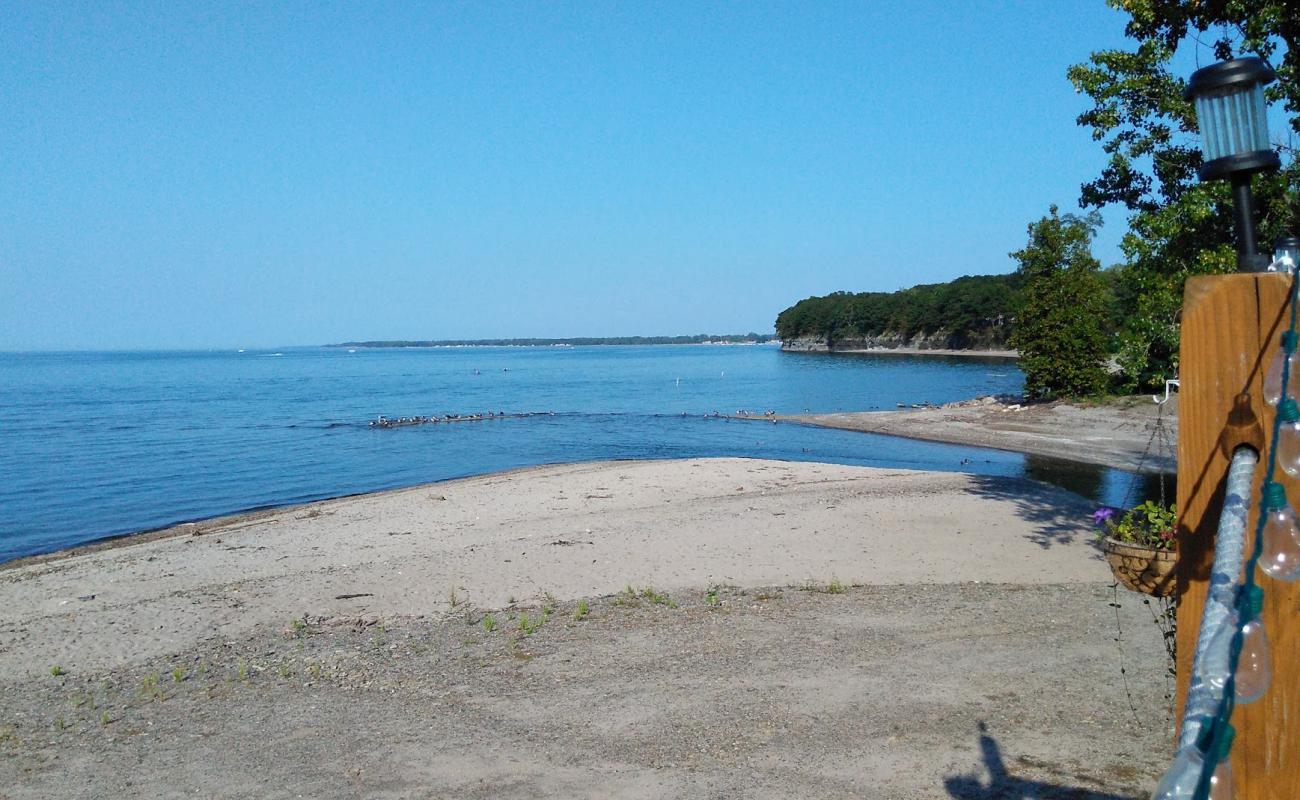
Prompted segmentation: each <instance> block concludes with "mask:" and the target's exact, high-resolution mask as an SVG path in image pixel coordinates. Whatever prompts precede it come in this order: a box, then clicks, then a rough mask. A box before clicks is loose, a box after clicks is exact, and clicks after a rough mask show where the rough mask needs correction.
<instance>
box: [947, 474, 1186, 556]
mask: <svg viewBox="0 0 1300 800" xmlns="http://www.w3.org/2000/svg"><path fill="white" fill-rule="evenodd" d="M971 477H972V479H973V484H974V488H973V489H972V492H973V493H974V494H977V495H980V496H982V497H989V498H992V499H995V500H1004V501H1007V502H1010V503H1012V504H1014V505H1015V508H1016V514H1017V516H1019V517H1020V518H1021V519H1023V520H1026V521H1028V522H1031V523H1033V525H1034V528H1035V529H1034V532H1033V534H1031V535H1030V537H1029V538H1030V540H1031V541H1033V542H1034V543H1035V544H1037V545H1038V546H1039V547H1041V548H1043V549H1045V550H1046V549H1048V548H1050V547H1052V546H1053V545H1057V544H1070V543H1073V542H1077V541H1080V540H1085V541H1090V540H1092V539H1094V537H1095V535H1096V532H1095V529H1094V528H1093V527H1092V520H1091V516H1092V512H1094V511H1095V510H1097V507H1098V505H1099V504H1098V503H1097V502H1095V501H1093V500H1090V499H1088V498H1095V497H1103V496H1106V495H1107V494H1112V493H1111V492H1107V491H1105V488H1106V487H1105V486H1104V484H1105V483H1107V482H1108V481H1110V482H1114V481H1115V480H1116V479H1117V478H1119V479H1120V480H1122V481H1123V482H1124V484H1125V485H1124V486H1122V487H1119V489H1120V494H1122V495H1123V496H1124V500H1123V503H1124V504H1126V505H1136V504H1137V503H1140V502H1142V501H1143V500H1146V499H1156V498H1159V497H1160V496H1161V492H1160V476H1159V475H1158V474H1154V475H1131V474H1129V475H1125V474H1124V473H1118V472H1117V471H1115V470H1110V469H1107V468H1106V467H1097V466H1093V465H1091V464H1082V463H1078V462H1073V461H1066V460H1063V459H1059V458H1047V457H1044V456H1034V455H1027V456H1025V471H1024V480H1008V479H1006V478H1002V477H997V476H992V475H972V476H971ZM1164 489H1165V493H1166V496H1167V497H1168V498H1169V499H1170V501H1171V502H1172V498H1173V497H1174V494H1175V479H1174V478H1173V476H1165V487H1164ZM1099 552H1100V551H1099Z"/></svg>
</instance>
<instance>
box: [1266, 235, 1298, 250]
mask: <svg viewBox="0 0 1300 800" xmlns="http://www.w3.org/2000/svg"><path fill="white" fill-rule="evenodd" d="M1273 249H1274V250H1296V249H1300V236H1279V237H1277V238H1276V239H1274V240H1273Z"/></svg>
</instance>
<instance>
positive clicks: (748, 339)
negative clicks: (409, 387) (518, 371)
mask: <svg viewBox="0 0 1300 800" xmlns="http://www.w3.org/2000/svg"><path fill="white" fill-rule="evenodd" d="M773 338H774V337H773V336H772V334H770V333H728V334H709V333H697V334H695V335H694V336H579V337H574V338H569V339H427V340H421V341H415V340H405V339H395V340H383V341H372V342H342V343H340V344H328V345H325V346H326V347H554V346H555V345H572V346H584V345H636V344H705V343H707V342H726V343H728V344H763V343H765V342H770V341H772V339H773Z"/></svg>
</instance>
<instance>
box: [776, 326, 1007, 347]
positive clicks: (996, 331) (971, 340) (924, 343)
mask: <svg viewBox="0 0 1300 800" xmlns="http://www.w3.org/2000/svg"><path fill="white" fill-rule="evenodd" d="M1007 348H1008V345H1007V340H1006V328H1004V327H1001V326H999V327H996V328H990V329H988V330H985V331H980V332H979V333H977V334H975V335H971V336H964V337H961V339H960V341H959V340H958V339H957V337H954V336H952V335H951V334H949V333H948V332H947V331H935V332H934V333H931V334H927V335H921V336H913V337H911V338H910V339H909V338H906V337H903V336H901V335H899V334H896V333H884V334H881V335H880V336H867V337H837V338H835V339H833V340H830V341H828V340H827V339H826V338H825V337H820V336H799V337H796V338H794V339H786V340H783V341H782V342H781V349H782V350H787V351H790V352H792V353H834V352H837V351H850V350H1006V349H1007Z"/></svg>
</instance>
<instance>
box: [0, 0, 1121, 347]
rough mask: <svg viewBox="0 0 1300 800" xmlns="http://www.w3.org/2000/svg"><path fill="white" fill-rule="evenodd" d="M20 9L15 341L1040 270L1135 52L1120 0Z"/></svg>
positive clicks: (427, 321) (772, 295) (706, 307)
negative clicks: (1091, 111)
mask: <svg viewBox="0 0 1300 800" xmlns="http://www.w3.org/2000/svg"><path fill="white" fill-rule="evenodd" d="M3 19H4V21H3V24H0V107H2V108H3V111H2V112H0V185H2V186H3V189H2V190H0V350H24V349H116V348H176V347H256V346H277V345H291V344H316V343H324V342H331V341H340V340H345V339H379V338H385V339H397V338H403V339H405V338H460V337H513V336H547V337H549V336H586V335H631V334H647V335H649V334H680V333H697V332H744V331H749V330H756V331H770V330H771V326H772V321H773V319H774V317H775V315H776V313H777V312H778V311H780V310H781V309H782V308H784V307H786V306H787V305H789V304H790V303H791V302H793V301H795V300H797V299H800V298H803V297H806V296H808V295H811V294H824V293H826V292H831V291H835V290H840V289H844V290H852V291H864V290H892V289H897V288H900V287H903V286H908V285H912V284H915V283H921V282H935V281H941V280H946V279H949V278H952V277H955V276H957V275H961V274H968V273H988V272H1008V271H1010V270H1011V269H1012V268H1013V265H1012V263H1011V261H1010V259H1009V258H1008V257H1007V255H1006V254H1007V252H1008V251H1011V250H1014V249H1016V248H1018V247H1020V246H1021V245H1022V244H1023V243H1024V241H1025V226H1026V224H1027V223H1028V222H1030V221H1031V220H1033V219H1036V218H1037V217H1039V216H1041V215H1042V214H1043V213H1045V211H1046V209H1047V207H1048V205H1049V204H1050V203H1053V202H1055V203H1058V204H1059V205H1060V206H1061V207H1062V208H1063V209H1064V210H1074V209H1075V208H1076V205H1075V203H1076V199H1077V196H1078V186H1079V184H1080V183H1081V182H1082V181H1084V180H1085V179H1088V178H1089V177H1091V176H1092V175H1094V174H1095V173H1096V172H1097V171H1098V169H1099V168H1100V166H1101V164H1102V162H1103V155H1102V153H1101V151H1100V149H1099V147H1098V146H1097V145H1096V144H1095V143H1093V142H1092V141H1091V140H1090V138H1089V136H1088V133H1087V132H1086V131H1083V130H1080V129H1078V128H1076V127H1075V125H1074V122H1073V120H1074V116H1075V115H1076V114H1077V113H1078V112H1079V111H1081V110H1082V109H1083V108H1085V104H1086V98H1084V97H1081V96H1080V95H1077V94H1075V93H1074V91H1073V89H1072V88H1071V86H1070V85H1069V83H1068V82H1067V81H1066V79H1065V74H1064V73H1065V69H1066V67H1067V66H1068V65H1069V64H1071V63H1074V62H1077V61H1081V60H1084V59H1085V58H1086V57H1087V56H1088V54H1089V52H1090V51H1092V50H1097V49H1102V48H1106V47H1112V46H1117V45H1120V44H1122V42H1123V37H1122V33H1123V31H1122V28H1123V18H1122V16H1121V15H1119V14H1117V13H1115V12H1113V11H1111V10H1110V9H1108V8H1107V7H1106V6H1105V4H1104V3H1103V2H1102V0H1075V1H1072V2H1065V0H1061V2H1041V1H1034V2H971V3H965V2H951V0H943V1H940V2H913V1H912V0H905V1H904V2H897V1H895V2H888V3H885V2H846V3H836V4H830V3H807V2H799V3H795V2H788V3H772V4H769V3H753V2H744V3H730V4H720V3H718V4H715V3H694V2H681V3H632V2H628V3H620V4H613V3H576V2H574V3H565V4H545V5H544V4H540V3H517V4H502V3H464V4H444V5H428V4H412V5H404V4H397V3H365V4H363V3H348V4H314V3H313V4H301V5H289V4H269V3H265V4H247V5H235V4H213V3H184V2H182V3H172V2H167V3H158V4H147V3H129V4H121V5H118V4H113V3H86V4H77V3H71V2H68V3H61V2H60V3H50V2H33V3H18V4H15V3H7V4H5V8H4V11H3ZM1122 222H1123V217H1122V216H1121V215H1119V214H1110V215H1108V226H1107V229H1106V230H1105V231H1103V233H1102V236H1101V238H1100V240H1099V242H1098V246H1097V248H1096V249H1097V255H1098V256H1099V257H1100V258H1101V259H1102V261H1103V263H1111V262H1113V261H1115V260H1116V259H1117V258H1118V250H1117V246H1116V245H1117V242H1118V239H1119V235H1120V233H1121V232H1122V227H1123V225H1122Z"/></svg>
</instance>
